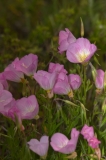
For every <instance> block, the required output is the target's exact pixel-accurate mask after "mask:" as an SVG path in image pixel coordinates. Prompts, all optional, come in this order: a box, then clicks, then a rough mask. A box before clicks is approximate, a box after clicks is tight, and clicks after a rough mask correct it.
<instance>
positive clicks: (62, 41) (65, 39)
mask: <svg viewBox="0 0 106 160" xmlns="http://www.w3.org/2000/svg"><path fill="white" fill-rule="evenodd" d="M75 41H76V38H75V37H74V36H73V34H72V33H71V32H70V31H69V29H68V28H66V29H65V31H60V32H59V47H58V49H59V53H60V54H62V53H63V52H64V51H66V50H67V48H68V47H69V45H70V44H72V43H73V42H75Z"/></svg>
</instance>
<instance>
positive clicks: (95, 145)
mask: <svg viewBox="0 0 106 160" xmlns="http://www.w3.org/2000/svg"><path fill="white" fill-rule="evenodd" d="M100 143H101V142H100V141H99V140H98V139H97V138H96V137H92V138H91V139H90V140H89V141H88V144H89V146H90V147H92V148H98V147H99V144H100Z"/></svg>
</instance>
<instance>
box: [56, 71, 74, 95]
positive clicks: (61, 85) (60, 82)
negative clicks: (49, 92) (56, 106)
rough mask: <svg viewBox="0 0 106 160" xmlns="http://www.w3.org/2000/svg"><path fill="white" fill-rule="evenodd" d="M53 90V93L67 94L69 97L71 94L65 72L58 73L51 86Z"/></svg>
mask: <svg viewBox="0 0 106 160" xmlns="http://www.w3.org/2000/svg"><path fill="white" fill-rule="evenodd" d="M53 92H54V93H55V94H60V95H62V94H63V95H69V96H71V97H72V96H73V93H72V89H71V87H70V84H69V81H68V76H67V75H66V74H65V73H60V74H59V75H58V78H57V81H56V84H55V86H54V88H53Z"/></svg>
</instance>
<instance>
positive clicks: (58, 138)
mask: <svg viewBox="0 0 106 160" xmlns="http://www.w3.org/2000/svg"><path fill="white" fill-rule="evenodd" d="M78 137H79V131H77V130H76V129H75V128H73V129H72V132H71V139H70V140H69V139H68V138H67V137H66V136H65V135H63V134H62V133H55V134H54V135H53V136H52V137H51V142H50V144H51V146H52V148H53V149H54V150H55V151H58V152H60V153H64V154H70V153H72V152H74V151H75V149H76V145H77V141H78Z"/></svg>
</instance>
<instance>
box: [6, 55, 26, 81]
mask: <svg viewBox="0 0 106 160" xmlns="http://www.w3.org/2000/svg"><path fill="white" fill-rule="evenodd" d="M18 61H19V59H18V58H16V59H15V60H14V61H13V62H12V63H11V64H10V65H8V66H7V67H6V68H5V70H4V72H3V75H4V77H5V79H6V80H10V81H13V82H21V79H24V75H23V73H22V72H20V71H17V70H16V64H17V62H18Z"/></svg>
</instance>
